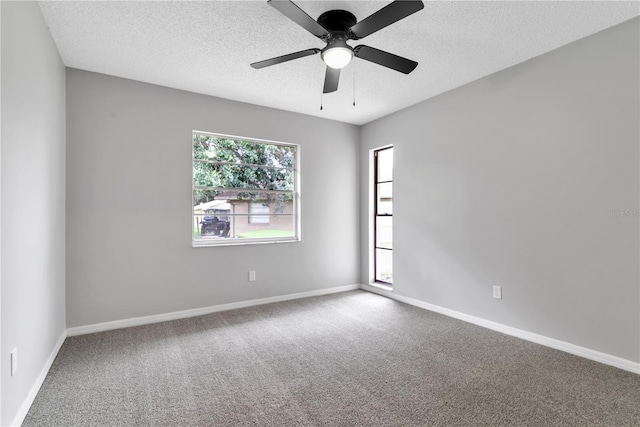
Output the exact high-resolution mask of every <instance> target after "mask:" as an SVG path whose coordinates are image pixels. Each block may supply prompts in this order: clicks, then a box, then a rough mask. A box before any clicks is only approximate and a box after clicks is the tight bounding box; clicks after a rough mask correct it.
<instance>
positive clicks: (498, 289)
mask: <svg viewBox="0 0 640 427" xmlns="http://www.w3.org/2000/svg"><path fill="white" fill-rule="evenodd" d="M493 297H494V298H495V299H502V286H494V287H493Z"/></svg>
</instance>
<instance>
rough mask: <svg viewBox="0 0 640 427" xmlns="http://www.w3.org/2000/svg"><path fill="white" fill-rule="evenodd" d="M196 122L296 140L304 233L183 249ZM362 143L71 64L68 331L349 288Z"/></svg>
mask: <svg viewBox="0 0 640 427" xmlns="http://www.w3.org/2000/svg"><path fill="white" fill-rule="evenodd" d="M211 78H215V71H212V76H211ZM192 130H200V131H209V132H216V133H225V134H230V135H237V136H244V137H252V138H260V139H269V140H276V141H283V142H290V143H297V144H300V145H301V149H300V153H301V160H300V165H301V170H302V176H301V188H302V196H301V212H302V242H300V243H286V244H269V245H250V246H231V247H214V248H192V247H191V234H190V233H191V179H192V178H191V173H192V172H191V171H192V164H191V131H192ZM358 141H359V128H358V127H357V126H353V125H347V124H343V123H338V122H334V121H328V120H322V119H318V118H313V117H309V116H304V115H300V114H294V113H288V112H284V111H279V110H274V109H269V108H263V107H257V106H252V105H248V104H243V103H239V102H233V101H228V100H224V99H219V98H213V97H208V96H203V95H197V94H194V93H189V92H183V91H179V90H174V89H168V88H164V87H160V86H154V85H150V84H145V83H139V82H135V81H131V80H126V79H121V78H115V77H109V76H105V75H101V74H95V73H90V72H86V71H80V70H75V69H68V70H67V144H68V145H67V148H68V150H67V322H68V325H69V327H72V326H80V325H87V324H93V323H97V322H105V321H112V320H120V319H126V318H131V317H136V316H145V315H153V314H161V313H167V312H172V311H176V310H184V309H191V308H198V307H206V306H210V305H217V304H224V303H231V302H237V301H244V300H250V299H256V298H263V297H271V296H277V295H283V294H289V293H296V292H305V291H312V290H319V289H324V288H330V287H335V286H343V285H350V284H354V283H358V279H359V272H358V264H359V263H358V260H359V228H358V219H359V217H358V212H359V206H358V176H359V175H358V168H357V165H358V152H359V151H358ZM249 270H255V271H256V274H257V281H256V282H248V281H247V274H248V271H249Z"/></svg>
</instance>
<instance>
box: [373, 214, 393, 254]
mask: <svg viewBox="0 0 640 427" xmlns="http://www.w3.org/2000/svg"><path fill="white" fill-rule="evenodd" d="M376 221H377V222H376V247H378V248H387V249H391V248H393V217H390V216H379V217H377V218H376Z"/></svg>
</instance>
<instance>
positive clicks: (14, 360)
mask: <svg viewBox="0 0 640 427" xmlns="http://www.w3.org/2000/svg"><path fill="white" fill-rule="evenodd" d="M16 372H18V349H17V348H14V349H13V351H12V352H11V376H14V375H15V374H16Z"/></svg>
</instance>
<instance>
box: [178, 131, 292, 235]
mask: <svg viewBox="0 0 640 427" xmlns="http://www.w3.org/2000/svg"><path fill="white" fill-rule="evenodd" d="M195 135H205V136H210V137H213V138H222V139H232V140H237V141H244V142H250V143H254V144H265V145H279V146H285V147H290V148H293V152H294V154H293V162H294V163H293V169H292V172H293V191H285V190H258V189H246V188H242V189H240V188H228V187H224V188H223V187H215V188H214V187H206V188H196V187H197V186H196V185H195V175H194V164H195V161H196V159H195V156H194V150H193V138H194V136H195ZM190 146H191V230H190V233H191V246H192V247H194V248H201V247H219V246H238V245H256V244H272V243H295V242H301V241H302V237H301V225H300V222H301V220H300V218H301V216H300V211H301V209H300V144H294V143H289V142H282V141H272V140H268V139H259V138H249V137H244V136H237V135H228V134H223V133H215V132H207V131H200V130H192V131H191V145H190ZM216 163H218V164H230V165H237V164H238V163H229V162H216ZM240 164H242V165H248V164H244V163H240ZM249 166H263V165H249ZM284 169H288V168H284ZM198 189H200V190H211V191H238V190H239V189H240V190H244V191H248V192H253V191H255V192H260V193H277V194H291V195H293V207H292V208H293V209H292V212H291V214H273V213H269V217H271V216H276V215H286V216H293V231H294V235H293V236H292V237H266V238H229V239H196V238H195V236H194V218H195V216H196V214H195V211H194V207H195V206H194V192H195V190H198ZM251 216H252V214H251V213H250V212H249V208H248V207H247V214H229V217H235V218H242V217H246V218H247V220H246V221H247V222H249V218H250V217H251ZM270 219H271V218H270Z"/></svg>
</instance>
